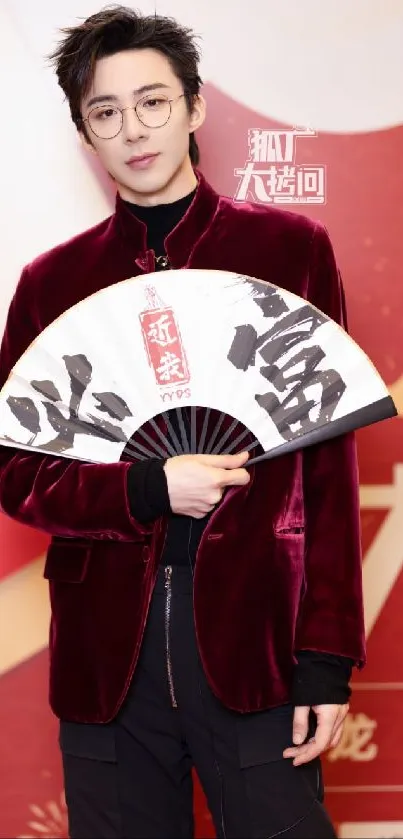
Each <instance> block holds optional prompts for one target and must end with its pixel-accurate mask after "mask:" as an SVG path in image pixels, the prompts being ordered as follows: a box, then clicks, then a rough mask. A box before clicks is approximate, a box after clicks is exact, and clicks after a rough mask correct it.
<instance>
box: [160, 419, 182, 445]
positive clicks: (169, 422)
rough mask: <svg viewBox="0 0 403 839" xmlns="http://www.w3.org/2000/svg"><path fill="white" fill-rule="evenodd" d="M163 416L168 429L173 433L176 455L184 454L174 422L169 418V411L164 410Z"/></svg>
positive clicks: (172, 438)
mask: <svg viewBox="0 0 403 839" xmlns="http://www.w3.org/2000/svg"><path fill="white" fill-rule="evenodd" d="M161 416H162V417H163V418H164V420H165V423H166V426H167V429H168V431H169V433H170V435H171V440H172V441H173V444H174V447H175V448H174V455H177V454H182V449H181V444H180V442H179V438H178V437H177V434H176V431H175V429H174V427H173V425H172V422H171V420H170V418H169V413H168V411H164V413H163V414H162V415H161Z"/></svg>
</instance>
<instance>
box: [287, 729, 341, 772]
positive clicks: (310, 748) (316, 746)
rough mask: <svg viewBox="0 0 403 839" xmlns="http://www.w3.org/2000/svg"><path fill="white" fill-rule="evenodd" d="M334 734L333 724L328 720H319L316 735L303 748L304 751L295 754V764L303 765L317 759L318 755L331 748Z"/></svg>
mask: <svg viewBox="0 0 403 839" xmlns="http://www.w3.org/2000/svg"><path fill="white" fill-rule="evenodd" d="M332 735H333V726H332V724H329V722H328V721H326V722H322V723H320V722H318V726H317V729H316V732H315V736H314V737H312V739H311V740H310V741H309V743H307V744H306V745H305V746H304V747H303V748H304V752H303V753H302V754H301V753H300V754H298V755H296V756H295V759H294V761H293V762H294V766H301V764H303V763H309V762H310V761H311V760H315V758H316V757H319V755H321V754H322V752H324V751H326V749H328V748H329V745H330V741H331V739H332Z"/></svg>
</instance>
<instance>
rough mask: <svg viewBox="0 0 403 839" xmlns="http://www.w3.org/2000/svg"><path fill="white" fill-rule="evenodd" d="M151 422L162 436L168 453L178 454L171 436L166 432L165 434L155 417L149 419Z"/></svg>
mask: <svg viewBox="0 0 403 839" xmlns="http://www.w3.org/2000/svg"><path fill="white" fill-rule="evenodd" d="M149 423H150V425H151V428H153V429H154V431H155V433H156V434H157V436H158V437H159V438H160V440H161V443H163V444H164V445H165V446H166V448H167V452H168V454H170V455H173V456H174V455H175V454H176V451H175V449H174V447H173V445H172V443H170V441H169V438H168V437H167V436H166V434H164V432H163V431H161V429H160V427H159V425H158V424H157V423H156V421H155V420H154V419H151V420H149Z"/></svg>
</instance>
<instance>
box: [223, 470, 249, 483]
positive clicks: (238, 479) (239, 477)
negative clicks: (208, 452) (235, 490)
mask: <svg viewBox="0 0 403 839" xmlns="http://www.w3.org/2000/svg"><path fill="white" fill-rule="evenodd" d="M249 481H250V474H249V472H247V471H246V469H223V470H222V473H221V477H220V478H219V483H220V486H221V487H228V486H246V484H248V483H249Z"/></svg>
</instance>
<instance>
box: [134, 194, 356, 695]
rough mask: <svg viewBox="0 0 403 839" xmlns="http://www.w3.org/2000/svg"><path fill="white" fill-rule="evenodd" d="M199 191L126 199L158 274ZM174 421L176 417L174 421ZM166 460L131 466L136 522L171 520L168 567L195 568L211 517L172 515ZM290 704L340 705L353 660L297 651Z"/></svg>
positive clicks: (165, 556) (165, 560)
mask: <svg viewBox="0 0 403 839" xmlns="http://www.w3.org/2000/svg"><path fill="white" fill-rule="evenodd" d="M195 194H196V189H195V190H193V191H192V192H191V193H189V195H185V196H184V197H183V198H180V199H179V200H178V201H174V202H173V203H171V204H157V205H156V206H152V207H149V206H146V207H145V206H142V205H139V204H132V203H130V202H129V201H125V204H126V206H127V207H128V208H129V210H130V211H131V212H132V213H133V215H135V216H136V218H138V219H139V220H140V221H142V222H143V223H144V224H145V225H146V227H147V247H148V249H149V250H153V251H154V254H155V257H156V264H155V270H156V271H158V270H162V269H164V268H167V267H169V266H168V265H167V264H166V263H164V260H163V258H164V256H166V252H165V239H166V238H167V236H169V234H170V233H171V231H172V230H173V229H174V227H176V226H177V224H179V222H180V221H181V219H182V218H183V216H184V215H185V213H186V212H187V210H188V209H189V207H190V205H191V203H192V201H193V198H194V196H195ZM173 421H174V417H173ZM164 464H165V460H162V459H159V458H152V459H150V460H144V461H141V462H140V463H136V464H133V465H132V466H131V468H130V469H129V471H128V485H127V490H128V499H129V505H130V510H131V513H132V515H133V517H134V518H135V519H137V520H138V521H140V522H144V523H148V522H150V521H153V520H155V519H156V518H158V517H159V516H162V515H166V516H168V530H167V538H166V541H165V548H164V551H163V555H162V558H161V563H162V564H164V565H178V564H179V565H184V564H189V563H190V565H193V564H194V561H195V557H196V551H197V547H198V544H199V542H200V539H201V536H202V533H203V530H204V528H205V526H206V524H207V521H208V518H209V517H208V516H206V517H205V518H203V519H192V518H190V517H189V516H179V515H176V514H175V513H173V512H172V510H171V505H170V502H169V494H168V486H167V481H166V476H165V472H164V468H163V467H164ZM296 656H297V661H298V664H297V666H296V667H295V671H294V683H293V690H292V701H293V704H294V705H323V704H325V703H335V704H342V703H344V702H347V701H348V698H349V696H350V693H351V691H350V688H349V685H348V683H349V680H350V678H351V670H352V664H353V662H352V661H351V660H350V659H348V658H344V657H343V656H334V655H329V654H326V653H320V652H317V653H316V652H313V651H311V650H306V651H304V650H302V651H299V652H297V654H296Z"/></svg>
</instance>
